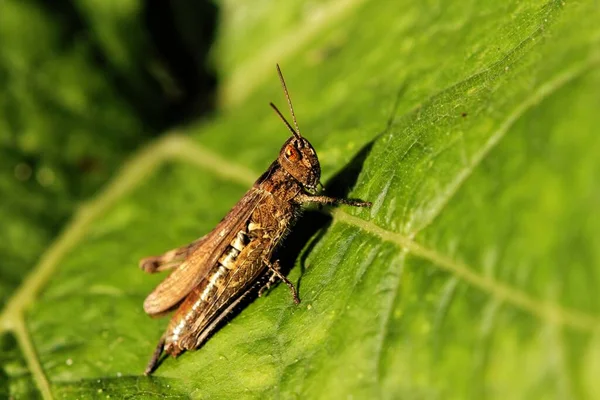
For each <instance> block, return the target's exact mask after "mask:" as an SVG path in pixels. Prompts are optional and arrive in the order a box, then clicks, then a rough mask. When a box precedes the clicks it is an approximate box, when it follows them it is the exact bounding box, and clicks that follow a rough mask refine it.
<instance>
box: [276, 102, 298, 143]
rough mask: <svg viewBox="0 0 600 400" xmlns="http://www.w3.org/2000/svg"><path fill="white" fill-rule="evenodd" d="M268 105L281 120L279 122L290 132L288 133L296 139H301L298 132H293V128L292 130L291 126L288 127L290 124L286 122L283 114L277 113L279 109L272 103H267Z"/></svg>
mask: <svg viewBox="0 0 600 400" xmlns="http://www.w3.org/2000/svg"><path fill="white" fill-rule="evenodd" d="M269 104H270V105H271V107H272V108H273V110H275V112H276V113H277V115H279V118H281V120H282V121H283V123H284V124H285V125H286V126H287V127H288V129H289V130H290V132H292V135H294V136H296V137H297V138H301V137H302V136H300V134H299V133H298V132H296V131H295V130H294V128H292V126H291V125H290V123H289V122H287V119H285V117H284V116H283V114H281V111H279V109H278V108H277V107H276V106H275V104H273V103H269Z"/></svg>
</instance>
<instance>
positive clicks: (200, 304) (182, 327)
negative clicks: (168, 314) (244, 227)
mask: <svg viewBox="0 0 600 400" xmlns="http://www.w3.org/2000/svg"><path fill="white" fill-rule="evenodd" d="M247 242H248V237H247V234H246V232H245V231H240V232H238V234H237V235H236V237H235V238H234V239H233V240H232V241H231V243H230V244H229V245H228V246H227V248H226V249H225V251H224V252H223V255H222V256H221V257H219V259H218V261H217V265H216V266H215V267H214V268H213V269H212V270H211V271H210V272H209V273H208V275H207V277H206V278H205V279H204V280H203V281H202V282H201V283H200V284H199V285H198V286H197V287H196V288H195V289H194V290H193V291H192V292H191V293H190V294H189V295H188V297H187V298H186V299H185V300H184V305H186V306H187V307H180V308H179V310H180V311H182V310H183V311H185V312H184V313H181V312H180V311H178V312H177V313H175V315H174V316H173V318H172V319H171V322H170V324H169V329H168V330H167V337H166V341H165V350H166V351H167V352H170V353H172V354H175V355H176V354H178V353H179V352H180V351H181V350H184V349H183V348H178V347H179V346H175V348H173V345H174V344H177V343H178V342H179V341H180V339H181V338H182V334H183V333H185V332H187V331H188V330H189V328H190V326H191V325H192V324H193V325H196V326H197V325H199V324H201V323H202V320H203V319H208V317H209V315H207V313H206V309H207V308H210V307H211V306H212V305H213V304H214V302H215V301H216V300H217V299H218V297H219V295H220V294H221V293H222V292H223V289H224V286H225V285H226V283H227V281H228V280H229V277H230V275H231V272H232V270H234V269H235V268H236V263H237V260H238V256H239V255H240V253H241V252H242V250H244V248H245V247H246V245H247Z"/></svg>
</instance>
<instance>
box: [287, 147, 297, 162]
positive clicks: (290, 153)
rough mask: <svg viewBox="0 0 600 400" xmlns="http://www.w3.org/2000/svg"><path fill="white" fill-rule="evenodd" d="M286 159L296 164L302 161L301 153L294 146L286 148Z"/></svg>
mask: <svg viewBox="0 0 600 400" xmlns="http://www.w3.org/2000/svg"><path fill="white" fill-rule="evenodd" d="M285 157H286V158H287V159H288V160H290V161H292V162H296V161H298V160H300V153H299V152H298V150H296V148H295V147H294V146H292V145H288V146H286V147H285Z"/></svg>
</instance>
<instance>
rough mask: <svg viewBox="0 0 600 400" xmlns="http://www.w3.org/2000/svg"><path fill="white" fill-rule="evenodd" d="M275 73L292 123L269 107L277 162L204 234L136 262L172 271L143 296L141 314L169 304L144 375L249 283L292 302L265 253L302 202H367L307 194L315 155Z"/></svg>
mask: <svg viewBox="0 0 600 400" xmlns="http://www.w3.org/2000/svg"><path fill="white" fill-rule="evenodd" d="M277 71H278V73H279V77H280V79H281V83H282V86H283V88H284V92H285V94H286V97H287V100H288V104H289V106H290V111H291V112H292V117H293V120H294V124H295V127H296V129H294V128H292V126H291V125H290V124H289V123H288V122H287V121H286V120H285V118H284V117H283V116H282V115H281V113H280V112H279V110H277V108H276V107H275V106H274V105H273V104H271V106H272V107H273V109H274V110H275V111H276V112H277V114H278V115H279V116H280V117H281V119H282V120H283V121H284V123H285V124H286V125H287V127H288V129H289V130H290V132H291V133H292V137H290V138H289V139H288V140H287V141H286V142H285V143H284V145H283V147H282V148H281V151H280V153H279V157H278V158H277V160H275V161H274V162H273V163H272V164H271V166H270V167H269V169H268V170H267V172H265V173H264V174H263V175H262V176H261V177H260V178H259V179H258V180H257V181H256V183H255V184H254V185H253V187H252V188H251V189H250V190H249V191H248V192H247V193H246V194H245V195H244V196H243V197H242V199H241V200H240V201H239V202H238V203H237V204H236V205H235V206H234V208H233V209H232V210H231V211H230V212H229V213H228V214H227V215H226V216H225V218H223V220H222V221H221V222H220V223H219V224H218V225H217V226H216V227H215V229H213V230H212V231H211V232H210V233H209V234H208V235H206V236H204V237H202V238H200V239H198V240H196V241H195V242H193V243H191V244H189V245H187V246H183V247H181V248H178V249H174V250H171V251H168V252H166V253H165V254H163V255H161V256H155V257H148V258H145V259H143V260H141V262H140V266H141V268H142V269H143V270H144V271H146V272H158V271H163V270H166V269H174V271H173V272H172V273H171V274H170V275H169V276H168V277H167V278H166V279H165V280H164V281H163V282H161V283H160V284H159V285H158V287H157V288H156V289H155V290H154V291H153V292H152V293H150V295H149V296H148V297H147V298H146V300H145V301H144V310H145V311H146V313H148V314H150V315H152V316H160V315H163V314H165V313H167V312H169V311H171V310H173V309H175V308H177V311H176V312H175V314H174V315H173V317H172V318H171V321H170V323H169V326H168V328H167V330H166V332H165V334H164V335H163V337H162V339H161V341H160V342H159V344H158V346H157V348H156V350H155V352H154V354H153V356H152V358H151V360H150V363H149V364H148V367H147V368H146V372H145V373H146V374H150V373H152V371H153V370H154V369H155V368H156V366H157V364H158V362H159V359H160V356H161V354H162V353H163V352H164V353H166V354H170V355H172V356H178V355H179V354H181V353H182V352H184V351H186V350H193V349H196V348H198V347H200V346H201V345H202V343H203V342H204V341H205V340H206V339H207V337H208V336H209V335H210V334H211V333H212V332H213V331H214V330H215V329H216V327H217V326H218V325H219V323H220V322H221V321H222V320H223V319H224V318H225V317H226V316H227V315H228V314H229V313H230V312H231V311H232V310H233V309H234V308H235V306H236V305H237V304H239V303H240V302H241V300H242V299H243V298H245V297H246V295H247V294H248V293H249V292H250V291H251V290H253V289H255V288H256V285H257V283H258V284H260V285H263V287H262V288H263V289H264V287H266V286H269V285H270V284H271V283H272V282H274V281H275V280H277V279H279V280H282V281H284V282H285V283H286V284H287V285H288V286H289V288H290V290H291V291H292V294H293V297H294V301H296V303H298V302H299V301H300V300H299V298H298V294H297V292H296V289H295V288H294V286H293V285H292V283H291V282H290V281H289V280H288V279H287V278H286V277H285V276H284V275H282V274H281V272H280V271H279V262H278V260H273V259H272V258H273V251H274V250H275V249H276V248H277V246H278V245H279V243H280V242H281V240H282V238H283V237H284V236H285V235H286V233H287V231H288V230H289V229H290V227H291V226H292V224H293V222H294V221H295V220H296V219H297V218H298V217H299V215H300V211H301V206H302V204H304V203H309V202H314V203H321V204H348V205H352V206H357V207H364V206H369V205H370V203H368V202H362V201H353V200H345V199H336V198H332V197H327V196H319V195H314V194H312V193H314V192H315V191H316V189H317V186H318V185H319V184H320V182H319V179H320V176H321V168H320V165H319V160H318V158H317V154H316V152H315V150H314V149H313V147H312V145H311V144H310V143H309V142H308V140H306V139H305V138H304V137H302V136H301V135H300V130H299V129H298V124H297V122H296V117H295V115H294V110H293V108H292V104H291V101H290V99H289V95H288V93H287V89H286V87H285V82H284V80H283V76H282V75H281V71H280V70H279V66H278V67H277ZM263 278H268V281H267V282H266V283H265V282H264V279H263ZM259 295H260V292H259Z"/></svg>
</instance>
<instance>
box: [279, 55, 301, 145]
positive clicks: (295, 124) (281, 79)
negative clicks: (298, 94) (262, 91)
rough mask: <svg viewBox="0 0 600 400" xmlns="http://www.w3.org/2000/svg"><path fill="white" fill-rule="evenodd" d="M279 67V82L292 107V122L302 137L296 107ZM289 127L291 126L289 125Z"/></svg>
mask: <svg viewBox="0 0 600 400" xmlns="http://www.w3.org/2000/svg"><path fill="white" fill-rule="evenodd" d="M275 65H277V74H279V80H280V81H281V86H283V92H284V93H285V98H286V99H287V102H288V106H290V112H291V113H292V120H293V121H294V126H295V127H296V133H298V135H297V136H302V135H300V128H299V127H298V121H296V114H294V107H292V100H291V99H290V94H289V93H288V90H287V86H286V85H285V79H283V74H282V73H281V68H279V64H275ZM288 125H289V124H288Z"/></svg>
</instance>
